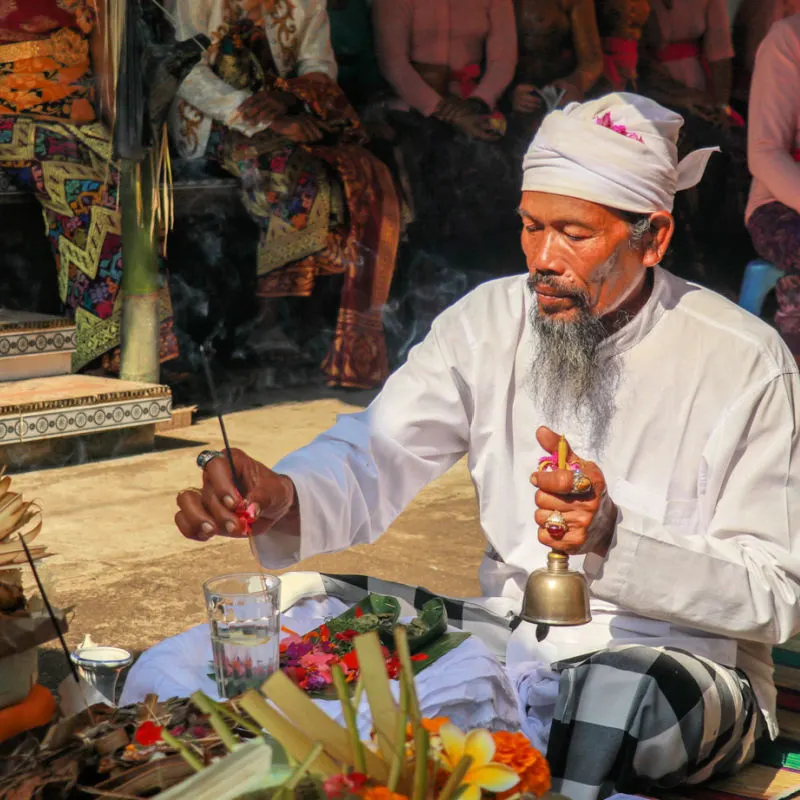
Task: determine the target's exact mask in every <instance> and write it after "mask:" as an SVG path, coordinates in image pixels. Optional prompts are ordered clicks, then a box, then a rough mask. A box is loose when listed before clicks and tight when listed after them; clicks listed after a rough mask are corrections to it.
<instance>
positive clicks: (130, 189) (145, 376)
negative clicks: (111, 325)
mask: <svg viewBox="0 0 800 800" xmlns="http://www.w3.org/2000/svg"><path fill="white" fill-rule="evenodd" d="M153 158H154V156H153V155H152V153H151V155H150V156H149V158H148V159H147V160H146V161H144V162H143V163H142V164H137V163H135V162H132V161H126V160H123V161H122V162H121V163H120V212H121V219H122V257H123V265H124V268H123V272H122V287H121V288H122V295H123V297H122V326H121V331H120V335H121V363H120V377H121V378H122V379H123V380H131V381H139V382H142V383H158V379H159V372H160V365H159V354H158V336H159V325H160V320H159V290H160V288H161V286H160V278H159V274H158V235H157V231H156V230H155V227H154V226H153V225H152V224H151V221H152V219H153V191H154V183H155V181H154V172H155V166H154V162H153Z"/></svg>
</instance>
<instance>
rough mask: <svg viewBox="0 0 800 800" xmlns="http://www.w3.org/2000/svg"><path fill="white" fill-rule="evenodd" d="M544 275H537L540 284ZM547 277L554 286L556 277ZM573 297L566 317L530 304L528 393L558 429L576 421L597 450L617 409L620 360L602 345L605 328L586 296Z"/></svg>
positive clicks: (603, 446) (599, 452)
mask: <svg viewBox="0 0 800 800" xmlns="http://www.w3.org/2000/svg"><path fill="white" fill-rule="evenodd" d="M548 280H549V279H548V278H544V279H541V283H542V285H546V284H547V283H548ZM534 282H535V281H534ZM549 282H550V284H551V285H552V286H553V287H555V286H558V281H557V280H555V279H553V280H551V281H549ZM529 285H531V281H529ZM532 289H533V287H532V285H531V290H532ZM575 300H576V303H577V311H578V316H577V318H576V319H574V320H573V321H570V322H565V321H563V320H558V319H553V318H551V317H548V316H547V315H546V314H541V313H540V312H539V310H538V308H537V306H536V305H534V306H533V307H532V309H531V313H530V324H531V328H532V330H533V334H534V337H533V338H534V341H533V361H532V364H531V372H530V381H529V383H530V393H531V396H532V397H533V399H534V401H535V402H536V404H537V406H538V408H539V409H540V410H541V412H542V413H543V414H544V416H545V418H546V419H547V420H548V421H549V423H550V425H551V426H555V430H556V431H557V432H560V431H564V430H566V429H569V428H572V429H573V430H574V429H575V427H576V425H577V426H578V428H579V430H580V431H581V432H582V433H583V434H584V435H585V436H586V444H588V445H589V447H591V448H592V450H593V451H594V453H596V454H597V455H600V454H601V453H602V452H603V450H604V448H605V444H606V438H607V436H608V431H609V428H610V426H611V422H612V420H613V418H614V414H615V412H616V399H615V398H616V392H617V387H618V385H619V363H618V360H617V359H616V358H614V357H613V353H611V352H603V350H602V349H601V345H602V343H603V342H604V341H605V339H606V338H607V336H608V333H607V331H606V328H605V326H604V325H603V323H602V322H601V321H600V319H598V318H597V317H595V316H594V315H593V314H592V313H591V312H590V311H589V307H588V297H583V296H582V297H576V298H575Z"/></svg>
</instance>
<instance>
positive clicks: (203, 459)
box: [197, 450, 223, 469]
mask: <svg viewBox="0 0 800 800" xmlns="http://www.w3.org/2000/svg"><path fill="white" fill-rule="evenodd" d="M222 457H223V453H220V451H219V450H203V452H202V453H200V455H198V456H197V466H198V467H200V469H205V468H206V467H207V466H208V463H209V462H210V461H213V460H214V459H215V458H222Z"/></svg>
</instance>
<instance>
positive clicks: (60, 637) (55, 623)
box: [19, 534, 81, 684]
mask: <svg viewBox="0 0 800 800" xmlns="http://www.w3.org/2000/svg"><path fill="white" fill-rule="evenodd" d="M19 540H20V541H21V542H22V547H23V549H24V550H25V557H26V558H27V559H28V564H29V565H30V568H31V572H33V578H34V580H35V581H36V585H37V586H38V587H39V594H41V596H42V600H43V601H44V605H45V608H46V609H47V613H48V614H49V615H50V621H51V622H52V623H53V627H54V628H55V629H56V634H57V635H58V641H59V642H61V649H62V650H63V651H64V658H66V659H67V664H68V665H69V669H70V672H71V673H72V677H73V678H75V682H76V683H78V684H80V682H81V679H80V676H79V675H78V670H77V668H76V666H75V664H73V663H72V658H71V655H70V652H69V648H68V647H67V643H66V641H65V640H64V634H63V633H61V628H60V627H59V625H58V618H57V617H56V612H55V611H54V610H53V606H51V605H50V598H49V597H48V596H47V592H46V591H45V590H44V584H43V583H42V579H41V578H40V577H39V570H37V569H36V564H35V562H34V560H33V556H32V555H31V551H30V550H29V549H28V543H27V542H26V541H25V537H24V536H23V535H22V534H20V537H19Z"/></svg>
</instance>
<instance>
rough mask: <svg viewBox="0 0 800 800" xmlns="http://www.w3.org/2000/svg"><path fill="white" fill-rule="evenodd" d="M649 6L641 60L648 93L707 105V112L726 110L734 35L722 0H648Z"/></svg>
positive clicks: (692, 107)
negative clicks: (645, 68)
mask: <svg viewBox="0 0 800 800" xmlns="http://www.w3.org/2000/svg"><path fill="white" fill-rule="evenodd" d="M651 6H652V12H651V14H650V19H649V22H648V27H647V30H646V42H647V44H648V48H647V56H648V58H647V59H643V60H645V61H646V66H647V68H648V70H647V73H648V74H647V84H648V87H649V89H650V93H651V94H653V96H654V97H655V99H659V100H660V101H662V102H663V100H662V98H663V99H666V100H670V99H671V100H673V101H675V100H677V101H678V102H681V101H682V100H683V102H686V103H689V104H690V105H689V108H690V110H692V111H695V112H696V113H697V112H698V111H699V110H700V107H701V106H706V108H705V109H704V111H705V116H706V117H711V116H713V115H714V112H715V111H716V112H722V114H724V115H730V99H731V86H732V76H733V61H732V59H733V39H732V34H731V21H730V19H729V17H728V7H727V5H726V0H651ZM643 66H644V65H643ZM664 78H666V79H667V80H666V81H665V80H664ZM669 79H671V81H670V80H669ZM679 87H683V91H681V88H679ZM686 89H688V90H690V91H688V92H687V91H685V90H686ZM656 94H658V95H659V97H656ZM703 98H705V102H703Z"/></svg>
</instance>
